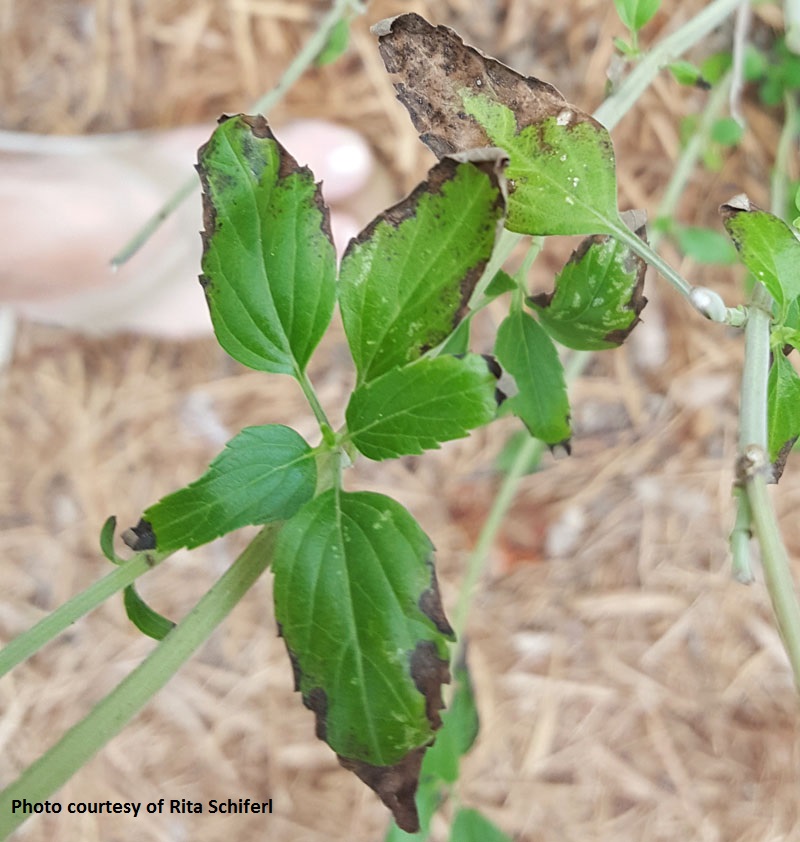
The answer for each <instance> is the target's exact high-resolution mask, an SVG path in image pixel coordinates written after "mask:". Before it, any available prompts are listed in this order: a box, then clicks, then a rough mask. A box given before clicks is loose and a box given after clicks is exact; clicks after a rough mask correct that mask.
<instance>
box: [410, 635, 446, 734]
mask: <svg viewBox="0 0 800 842" xmlns="http://www.w3.org/2000/svg"><path fill="white" fill-rule="evenodd" d="M411 678H412V679H413V681H414V686H415V687H416V688H417V690H419V692H420V693H422V695H423V696H424V697H425V715H426V716H427V717H428V722H430V723H431V728H433V730H434V731H437V730H438V729H439V728H441V727H442V717H441V716H440V715H439V711H440V710H442V709H443V708H444V702H443V701H442V684H449V683H450V667H449V665H448V663H447V661H445V660H443V659H442V658H440V657H439V651H438V649H437V648H436V644H435V643H434V642H433V641H432V640H421V641H420V642H419V643H417V645H416V648H415V649H414V651H413V652H412V653H411Z"/></svg>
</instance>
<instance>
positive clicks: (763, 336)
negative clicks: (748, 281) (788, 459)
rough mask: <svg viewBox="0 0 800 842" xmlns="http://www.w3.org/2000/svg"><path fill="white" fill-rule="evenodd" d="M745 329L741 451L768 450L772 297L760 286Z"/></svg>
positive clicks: (754, 297) (740, 407) (740, 421)
mask: <svg viewBox="0 0 800 842" xmlns="http://www.w3.org/2000/svg"><path fill="white" fill-rule="evenodd" d="M747 309H748V318H747V324H746V325H745V329H744V370H743V371H742V391H741V403H740V406H739V450H740V452H741V453H744V451H745V449H746V448H747V447H749V446H750V445H756V446H758V447H760V448H761V449H762V450H764V451H766V450H767V383H768V377H769V331H770V324H771V320H772V317H771V315H770V314H771V309H772V298H771V297H770V295H769V293H768V292H767V291H766V289H765V288H764V286H763V285H762V284H756V285H755V288H754V289H753V295H752V298H751V301H750V306H749V307H748V308H747Z"/></svg>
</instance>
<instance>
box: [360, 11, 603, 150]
mask: <svg viewBox="0 0 800 842" xmlns="http://www.w3.org/2000/svg"><path fill="white" fill-rule="evenodd" d="M372 32H373V34H375V35H377V36H378V45H379V46H378V49H379V50H380V54H381V57H382V58H383V62H384V64H385V65H386V69H387V70H388V71H389V73H391V74H394V77H395V78H394V87H395V90H396V91H397V98H398V99H399V100H400V102H402V103H403V105H404V106H405V107H406V108H407V109H408V112H409V114H410V115H411V120H412V121H413V123H414V127H415V128H416V129H417V130H418V131H419V132H420V137H421V139H422V141H423V143H425V145H426V146H428V147H429V148H430V149H431V151H432V152H433V153H434V154H435V155H436V156H437V157H439V158H441V157H443V156H444V155H449V154H451V153H453V152H458V151H461V150H464V149H472V148H474V147H478V146H492V145H493V144H492V143H491V141H490V139H489V137H488V135H487V134H486V131H485V129H484V128H483V127H482V126H481V124H480V123H479V122H478V121H477V120H476V119H475V118H473V117H470V116H468V115H466V114H465V113H464V106H463V101H462V97H461V93H460V90H462V89H467V90H471V91H473V92H474V93H479V94H485V95H486V96H488V97H490V98H491V99H494V100H495V101H496V102H501V103H503V104H504V105H506V106H507V107H508V108H510V109H511V110H512V111H513V112H514V114H515V116H516V119H517V129H518V130H519V129H522V128H523V127H525V126H529V125H532V124H534V123H540V122H542V121H543V120H545V119H547V118H548V117H553V116H559V115H560V116H561V119H562V120H563V121H565V122H566V123H573V122H579V121H580V122H583V121H590V122H592V123H596V124H597V125H598V126H599V125H600V124H599V123H597V121H596V120H594V118H593V117H591V116H590V115H588V114H586V113H585V112H583V111H581V110H580V109H578V108H575V107H574V106H572V105H570V104H569V103H568V102H567V101H566V99H564V97H563V96H562V95H561V93H560V92H559V91H558V90H557V89H556V88H554V87H553V86H552V85H550V84H548V83H547V82H543V81H542V80H541V79H536V78H534V77H533V76H522V75H521V74H520V73H517V72H516V71H514V70H512V69H511V68H510V67H508V66H507V65H505V64H503V63H502V62H499V61H497V60H496V59H493V58H490V57H488V56H485V55H484V54H483V53H481V52H480V51H479V50H476V49H475V48H474V47H470V46H468V45H466V44H465V43H464V42H463V41H462V40H461V38H460V37H459V36H458V34H457V33H456V32H454V31H453V30H452V29H450V28H449V27H446V26H433V25H431V24H430V23H428V21H426V20H425V19H424V18H423V17H420V15H417V14H413V13H409V14H405V15H398V16H397V17H394V18H388V19H386V20H382V21H380V22H379V23H377V24H375V26H373V27H372Z"/></svg>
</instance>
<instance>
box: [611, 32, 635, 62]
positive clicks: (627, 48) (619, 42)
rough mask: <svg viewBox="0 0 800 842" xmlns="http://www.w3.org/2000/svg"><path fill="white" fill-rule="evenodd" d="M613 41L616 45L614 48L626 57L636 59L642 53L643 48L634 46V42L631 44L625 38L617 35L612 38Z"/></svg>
mask: <svg viewBox="0 0 800 842" xmlns="http://www.w3.org/2000/svg"><path fill="white" fill-rule="evenodd" d="M611 43H612V44H613V45H614V49H615V50H616V51H617V52H618V53H619V54H620V55H623V56H625V58H629V59H634V58H637V57H638V56H640V55H641V50H639V48H638V47H634V46H633V44H629V43H628V42H627V41H626V40H625V39H624V38H618V37H616V36H615V37H614V38H612V39H611Z"/></svg>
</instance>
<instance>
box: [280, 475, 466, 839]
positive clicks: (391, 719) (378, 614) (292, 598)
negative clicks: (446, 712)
mask: <svg viewBox="0 0 800 842" xmlns="http://www.w3.org/2000/svg"><path fill="white" fill-rule="evenodd" d="M432 558H433V546H432V544H431V542H430V540H429V539H428V537H427V536H426V535H425V533H424V532H423V531H422V529H421V528H420V527H419V525H418V524H417V522H416V521H415V520H414V519H413V518H412V517H411V515H409V513H408V512H407V511H406V510H405V509H404V508H403V507H402V506H400V505H399V504H398V503H396V502H394V501H393V500H391V499H389V498H388V497H384V496H382V495H380V494H373V493H369V492H359V493H345V492H342V491H340V490H339V489H338V488H333V489H330V490H329V491H326V492H324V493H323V494H321V495H320V496H318V497H316V498H315V499H314V500H312V501H311V502H310V503H309V504H308V505H306V506H305V507H304V508H303V509H302V510H301V511H300V512H298V514H297V515H296V516H295V517H294V518H292V519H291V520H290V521H289V522H288V523H287V524H286V525H285V526H284V527H283V529H282V530H281V532H280V535H279V536H278V540H277V544H276V547H275V553H274V559H273V565H272V569H273V572H274V574H275V589H274V598H275V616H276V618H277V620H278V624H279V629H280V633H281V634H282V636H283V638H284V640H285V642H286V648H287V650H288V652H289V657H290V659H291V662H292V666H293V669H294V676H295V686H296V688H297V689H298V690H299V691H300V692H301V693H302V695H303V702H304V704H305V705H306V707H308V708H310V709H311V710H313V711H314V713H315V714H316V725H317V736H318V737H319V738H320V739H322V740H325V741H326V742H327V743H328V745H330V747H331V748H332V749H333V750H334V751H335V752H336V754H337V755H338V756H339V760H340V762H341V763H342V765H343V766H345V767H346V768H348V769H350V770H351V771H353V772H355V773H356V774H357V775H358V776H359V777H360V778H361V779H362V780H364V781H365V782H366V783H367V784H368V785H369V786H370V787H372V789H374V790H375V791H376V792H377V793H378V795H379V796H380V797H381V799H382V800H383V802H384V803H385V804H386V805H387V806H388V807H389V808H390V809H391V810H392V812H393V814H394V816H395V820H396V821H397V824H398V825H399V826H400V827H401V828H402V829H403V830H406V831H407V832H409V833H413V832H416V831H417V830H418V828H419V822H418V818H417V813H416V806H415V803H414V793H415V791H416V788H417V782H418V780H419V770H420V765H421V763H422V757H423V755H424V753H425V749H426V747H427V746H428V745H429V744H430V742H431V740H432V738H433V736H434V733H435V731H436V730H437V729H438V728H439V727H440V726H441V717H440V715H439V711H440V710H441V708H442V700H441V685H442V683H445V682H447V681H449V678H450V676H449V670H448V666H447V658H448V653H447V645H446V641H447V640H452V638H453V632H452V629H451V628H450V625H449V624H448V622H447V619H446V618H445V615H444V611H443V609H442V605H441V600H440V598H439V590H438V585H437V582H436V573H435V570H434V567H433V560H432Z"/></svg>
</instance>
